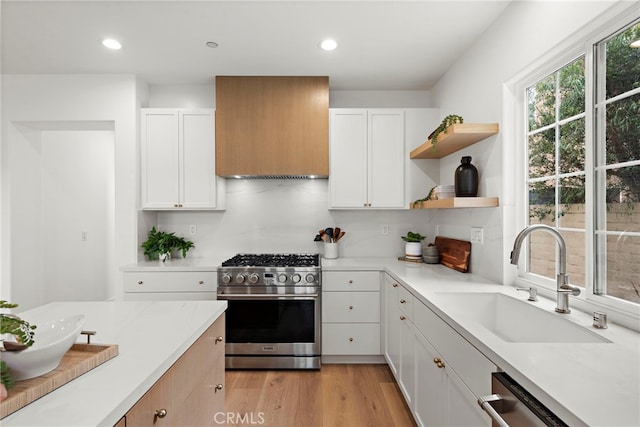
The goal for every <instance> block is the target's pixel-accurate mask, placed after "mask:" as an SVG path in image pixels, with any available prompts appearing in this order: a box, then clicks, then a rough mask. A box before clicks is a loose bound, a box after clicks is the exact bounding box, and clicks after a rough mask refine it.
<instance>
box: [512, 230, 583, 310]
mask: <svg viewBox="0 0 640 427" xmlns="http://www.w3.org/2000/svg"><path fill="white" fill-rule="evenodd" d="M536 230H541V231H546V232H547V233H550V234H551V235H552V236H553V237H555V239H556V242H558V249H559V251H560V254H559V258H560V259H559V265H558V273H557V275H556V292H557V294H558V298H557V303H556V311H557V312H558V313H565V314H567V313H571V310H569V294H571V295H580V288H577V287H575V286H572V285H570V284H569V276H568V275H567V245H566V243H565V242H564V239H563V238H562V235H561V234H560V233H559V232H558V230H556V229H555V228H553V227H549V226H548V225H545V224H534V225H530V226H528V227H527V228H525V229H524V230H522V231H521V232H520V233H518V235H517V236H516V240H515V241H514V242H513V250H512V251H511V264H513V265H518V259H519V258H520V248H521V247H522V242H524V239H525V238H526V237H527V236H528V235H529V234H530V233H532V232H533V231H536Z"/></svg>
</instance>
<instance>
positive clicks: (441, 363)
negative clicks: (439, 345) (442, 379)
mask: <svg viewBox="0 0 640 427" xmlns="http://www.w3.org/2000/svg"><path fill="white" fill-rule="evenodd" d="M433 363H435V364H436V366H437V367H438V368H444V362H443V361H442V360H440V358H439V357H434V358H433Z"/></svg>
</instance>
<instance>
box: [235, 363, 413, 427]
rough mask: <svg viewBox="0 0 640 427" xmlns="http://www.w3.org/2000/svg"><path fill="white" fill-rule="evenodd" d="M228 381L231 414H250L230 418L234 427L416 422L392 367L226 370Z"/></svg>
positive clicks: (386, 426)
mask: <svg viewBox="0 0 640 427" xmlns="http://www.w3.org/2000/svg"><path fill="white" fill-rule="evenodd" d="M225 381H226V411H227V413H228V414H229V413H231V414H239V415H240V416H241V417H245V418H244V420H243V419H241V418H236V419H235V420H233V419H231V420H230V421H231V422H230V423H228V424H227V425H228V426H229V427H231V426H239V425H259V426H264V427H267V426H269V427H342V426H344V427H375V426H380V427H393V426H397V427H412V426H415V425H416V424H415V422H414V421H413V418H412V417H411V414H410V412H409V409H408V408H407V406H406V404H405V402H404V399H403V398H402V395H401V393H400V389H399V388H398V385H397V384H396V382H395V380H394V378H393V375H392V374H391V371H390V370H389V368H388V366H387V365H323V366H322V369H321V370H320V371H305V370H300V371H259V370H258V371H227V372H226V378H225ZM232 416H233V415H232ZM251 421H253V424H251ZM243 422H244V424H243Z"/></svg>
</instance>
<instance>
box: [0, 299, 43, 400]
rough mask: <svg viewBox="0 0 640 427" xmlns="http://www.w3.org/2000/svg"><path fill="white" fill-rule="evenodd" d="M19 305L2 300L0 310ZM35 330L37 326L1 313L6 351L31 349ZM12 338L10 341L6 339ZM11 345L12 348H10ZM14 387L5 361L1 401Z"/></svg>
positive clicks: (1, 368) (0, 331)
mask: <svg viewBox="0 0 640 427" xmlns="http://www.w3.org/2000/svg"><path fill="white" fill-rule="evenodd" d="M17 306H18V304H11V303H9V302H7V301H5V300H0V309H7V308H16V307H17ZM34 329H36V325H30V324H29V322H27V321H26V320H22V319H20V318H19V317H18V316H15V315H13V314H8V313H0V335H1V336H2V337H3V348H4V351H20V350H22V349H24V348H27V347H31V346H32V345H33V343H34V342H35V341H34V340H33V337H34V335H35V332H33V331H34ZM5 334H6V335H7V336H11V338H10V339H9V340H8V341H5V340H4V338H7V336H5ZM14 340H15V341H14ZM9 344H11V347H9ZM11 387H13V377H12V376H11V371H10V369H9V367H8V366H7V364H6V363H5V362H4V360H2V361H0V401H2V400H4V399H6V398H7V397H8V392H7V390H9V389H10V388H11Z"/></svg>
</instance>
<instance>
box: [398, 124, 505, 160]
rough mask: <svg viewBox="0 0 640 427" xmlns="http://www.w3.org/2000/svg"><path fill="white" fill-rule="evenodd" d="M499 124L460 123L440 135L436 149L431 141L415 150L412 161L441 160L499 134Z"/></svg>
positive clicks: (411, 156)
mask: <svg viewBox="0 0 640 427" xmlns="http://www.w3.org/2000/svg"><path fill="white" fill-rule="evenodd" d="M498 130H499V126H498V123H458V124H455V125H451V126H449V127H448V128H447V129H446V130H445V131H444V132H443V133H441V134H440V135H438V140H437V142H436V146H435V149H434V148H433V144H432V143H431V140H430V139H429V140H427V141H426V142H425V143H424V144H422V145H420V146H419V147H416V148H414V149H413V150H412V151H411V155H410V156H409V157H410V158H412V159H441V158H443V157H444V156H448V155H449V154H451V153H455V152H456V151H458V150H461V149H463V148H465V147H468V146H470V145H472V144H475V143H476V142H478V141H482V140H483V139H485V138H488V137H490V136H491V135H495V134H497V133H498Z"/></svg>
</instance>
